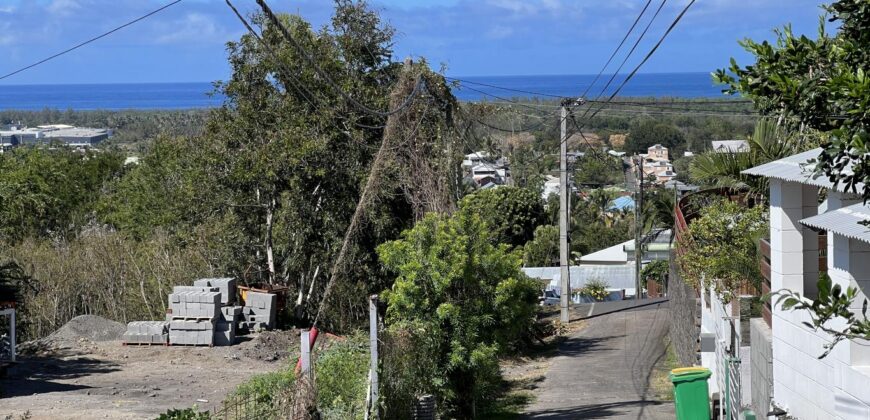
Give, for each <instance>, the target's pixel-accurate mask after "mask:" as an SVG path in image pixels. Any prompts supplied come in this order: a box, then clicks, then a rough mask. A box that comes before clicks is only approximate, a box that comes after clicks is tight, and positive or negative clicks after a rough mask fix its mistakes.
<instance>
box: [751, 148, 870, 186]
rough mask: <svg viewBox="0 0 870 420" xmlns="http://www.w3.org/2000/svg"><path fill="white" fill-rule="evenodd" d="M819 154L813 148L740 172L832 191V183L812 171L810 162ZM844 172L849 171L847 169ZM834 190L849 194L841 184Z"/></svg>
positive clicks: (812, 166) (812, 167) (813, 165)
mask: <svg viewBox="0 0 870 420" xmlns="http://www.w3.org/2000/svg"><path fill="white" fill-rule="evenodd" d="M821 153H822V149H821V148H815V149H813V150H808V151H806V152H803V153H798V154H796V155H792V156H789V157H787V158H783V159H780V160H775V161H773V162H768V163H765V164H763V165H759V166H756V167H754V168H749V169H747V170H745V171H743V172H741V174H744V175H756V176H763V177H765V178H773V179H779V180H782V181H789V182H797V183H801V184H805V185H812V186H815V187H820V188H829V189H834V183H833V182H831V181H830V180H828V178H827V177H825V176H824V175H821V176H819V175H816V174H815V172H814V170H815V167H816V165H815V163H811V162H810V161H811V160H814V159H816V158H817V157H819V154H821ZM845 170H846V171H850V170H851V169H850V168H849V167H847V168H846V169H845ZM855 188H856V189H858V190H860V189H863V188H864V184H863V183H858V184H857V185H856V186H855ZM836 190H837V191H840V192H851V191H846V187H845V185H843V184H842V183H841V184H839V185H837V188H836Z"/></svg>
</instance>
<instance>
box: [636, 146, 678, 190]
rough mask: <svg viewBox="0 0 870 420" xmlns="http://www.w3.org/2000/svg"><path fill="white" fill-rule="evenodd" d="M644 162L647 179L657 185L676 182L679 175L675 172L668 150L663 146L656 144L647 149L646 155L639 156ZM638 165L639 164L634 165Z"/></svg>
mask: <svg viewBox="0 0 870 420" xmlns="http://www.w3.org/2000/svg"><path fill="white" fill-rule="evenodd" d="M639 157H640V160H641V161H642V162H643V167H642V169H643V173H644V176H645V177H647V178H652V179H654V180H655V182H656V183H659V184H664V183H666V182H668V181H671V180H674V179H676V177H677V173H676V172H674V165H673V164H672V163H671V161H670V159H669V158H670V156H669V155H668V148H667V147H664V146H662V145H661V144H655V145H652V146H650V147H649V148H647V152H646V153H641V154H640V155H639ZM634 164H635V165H637V163H634Z"/></svg>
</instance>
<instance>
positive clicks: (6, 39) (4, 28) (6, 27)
mask: <svg viewBox="0 0 870 420" xmlns="http://www.w3.org/2000/svg"><path fill="white" fill-rule="evenodd" d="M13 42H15V35H14V31H12V24H10V23H9V22H0V45H3V46H6V45H12V43H13Z"/></svg>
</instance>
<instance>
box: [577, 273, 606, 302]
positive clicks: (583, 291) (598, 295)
mask: <svg viewBox="0 0 870 420" xmlns="http://www.w3.org/2000/svg"><path fill="white" fill-rule="evenodd" d="M608 287H610V284H609V283H607V281H606V280H604V279H599V278H594V279H591V280H589V281H588V282H586V284H585V285H584V286H583V287H582V288H580V289H579V290H577V292H576V294H578V295H580V296H587V297H590V298H592V299H594V300H596V301H598V302H601V301H603V300H604V299H606V298H607V296H609V295H610V292H608V291H607V288H608Z"/></svg>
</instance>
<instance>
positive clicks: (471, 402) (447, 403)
mask: <svg viewBox="0 0 870 420" xmlns="http://www.w3.org/2000/svg"><path fill="white" fill-rule="evenodd" d="M378 253H379V255H380V257H381V260H382V262H383V263H384V265H385V266H386V267H387V268H388V269H389V270H391V271H393V272H395V273H396V274H397V278H396V281H395V283H394V285H393V287H392V289H390V290H388V291H386V292H385V293H384V294H383V297H384V299H385V301H386V302H387V304H388V306H387V322H388V323H389V324H393V325H397V324H404V325H406V326H411V327H412V328H413V329H414V331H416V332H417V333H419V334H423V335H425V337H426V338H425V340H426V342H427V344H428V345H429V346H431V347H429V348H427V349H426V351H427V352H428V354H429V355H431V357H434V358H435V360H436V361H437V362H436V364H437V366H438V368H436V369H433V370H431V371H430V372H429V373H428V378H427V379H425V380H422V381H421V385H422V386H425V387H426V389H421V390H420V391H424V392H428V393H431V394H433V395H436V396H438V397H439V400H440V404H439V407H440V408H443V409H444V411H445V414H446V416H448V417H458V418H470V417H474V414H475V412H476V410H477V408H478V406H480V405H483V404H482V403H485V402H486V397H487V396H490V395H492V392H493V391H494V390H495V387H497V386H498V382H499V380H500V375H499V367H498V356H499V355H500V354H503V352H504V351H506V350H508V349H511V348H513V347H514V346H516V344H517V342H518V340H520V339H521V338H522V337H523V336H524V335H525V334H527V333H528V331H529V330H530V328H531V325H532V323H533V321H534V313H535V306H536V303H537V299H538V294H539V290H540V289H539V287H538V286H537V285H536V284H535V282H534V281H532V280H531V279H529V278H528V277H527V276H525V275H524V274H523V273H522V271H520V266H521V257H520V255H519V252H508V250H507V245H503V244H502V245H495V244H493V242H492V239H491V236H490V232H489V227H488V225H487V224H485V223H484V222H483V221H482V220H481V218H480V217H479V216H477V215H476V214H469V213H466V212H459V213H457V214H456V215H454V216H453V217H446V216H441V215H435V214H430V215H428V216H426V217H425V218H423V220H421V221H420V222H419V223H417V225H416V226H415V227H414V228H413V229H411V230H408V231H405V232H403V233H402V238H401V239H399V240H396V241H392V242H388V243H386V244H383V245H381V246H380V247H379V248H378ZM430 340H431V341H430ZM418 353H419V351H418ZM427 357H429V356H427Z"/></svg>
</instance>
